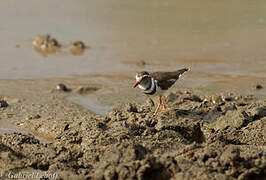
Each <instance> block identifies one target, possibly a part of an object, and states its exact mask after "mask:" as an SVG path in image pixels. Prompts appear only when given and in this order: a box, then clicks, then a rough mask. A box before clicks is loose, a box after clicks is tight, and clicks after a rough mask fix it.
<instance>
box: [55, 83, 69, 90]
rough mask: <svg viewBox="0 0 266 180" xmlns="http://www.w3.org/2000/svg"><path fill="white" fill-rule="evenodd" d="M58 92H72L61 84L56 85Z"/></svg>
mask: <svg viewBox="0 0 266 180" xmlns="http://www.w3.org/2000/svg"><path fill="white" fill-rule="evenodd" d="M56 90H58V91H64V92H69V91H71V90H70V89H69V88H67V86H66V85H64V84H61V83H60V84H57V85H56Z"/></svg>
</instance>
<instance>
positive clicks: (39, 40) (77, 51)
mask: <svg viewBox="0 0 266 180" xmlns="http://www.w3.org/2000/svg"><path fill="white" fill-rule="evenodd" d="M32 45H33V47H34V49H35V50H36V51H37V52H38V53H40V54H41V55H43V56H48V55H49V54H55V53H58V52H61V53H63V54H66V52H64V51H63V48H64V46H63V45H62V44H61V43H59V42H58V40H56V39H55V38H52V37H51V36H50V35H49V34H45V35H37V36H35V37H34V38H33V39H32ZM88 48H89V47H88V46H86V45H85V43H84V42H82V41H74V42H72V43H70V45H69V51H70V53H71V54H72V55H82V54H83V53H84V51H85V49H88Z"/></svg>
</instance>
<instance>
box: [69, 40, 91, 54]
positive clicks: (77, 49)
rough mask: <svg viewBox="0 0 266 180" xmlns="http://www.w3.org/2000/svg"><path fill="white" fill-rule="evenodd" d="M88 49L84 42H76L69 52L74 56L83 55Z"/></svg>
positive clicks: (72, 44)
mask: <svg viewBox="0 0 266 180" xmlns="http://www.w3.org/2000/svg"><path fill="white" fill-rule="evenodd" d="M86 48H87V47H86V45H85V44H84V43H83V42H82V41H75V42H73V43H71V45H70V48H69V50H70V52H71V53H72V54H73V55H81V54H83V52H84V50H85V49H86Z"/></svg>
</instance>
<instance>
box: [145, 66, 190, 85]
mask: <svg viewBox="0 0 266 180" xmlns="http://www.w3.org/2000/svg"><path fill="white" fill-rule="evenodd" d="M188 70H189V69H188V68H183V69H179V70H177V71H173V72H154V73H150V75H151V76H152V77H153V78H154V79H156V80H158V81H159V82H160V81H168V80H171V79H173V80H177V79H178V78H179V77H180V75H182V74H183V73H184V72H186V71H188Z"/></svg>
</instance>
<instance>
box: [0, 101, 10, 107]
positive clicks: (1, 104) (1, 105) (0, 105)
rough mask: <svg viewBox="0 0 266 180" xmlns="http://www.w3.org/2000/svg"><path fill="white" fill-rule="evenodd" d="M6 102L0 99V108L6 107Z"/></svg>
mask: <svg viewBox="0 0 266 180" xmlns="http://www.w3.org/2000/svg"><path fill="white" fill-rule="evenodd" d="M7 106H8V103H7V102H6V101H5V100H0V108H2V107H7Z"/></svg>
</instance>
